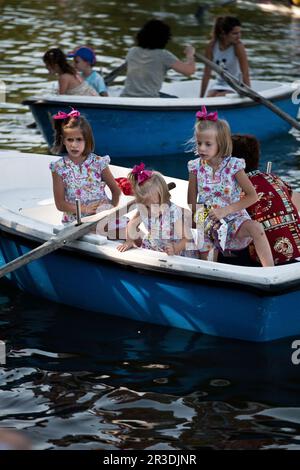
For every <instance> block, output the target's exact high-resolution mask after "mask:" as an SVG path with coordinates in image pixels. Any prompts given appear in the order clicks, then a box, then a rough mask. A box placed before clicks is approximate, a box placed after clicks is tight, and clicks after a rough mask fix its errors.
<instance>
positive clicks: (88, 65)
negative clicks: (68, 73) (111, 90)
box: [68, 46, 108, 96]
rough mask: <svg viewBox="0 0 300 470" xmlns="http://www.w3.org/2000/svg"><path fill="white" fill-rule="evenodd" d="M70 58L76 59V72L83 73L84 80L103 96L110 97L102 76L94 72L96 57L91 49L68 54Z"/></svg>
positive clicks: (80, 48) (79, 48)
mask: <svg viewBox="0 0 300 470" xmlns="http://www.w3.org/2000/svg"><path fill="white" fill-rule="evenodd" d="M68 57H73V58H74V64H75V68H76V70H78V71H79V72H81V74H82V77H83V78H84V80H85V81H86V82H87V83H88V84H89V85H90V86H92V87H93V88H94V89H95V90H96V91H97V93H99V95H101V96H108V93H107V88H106V85H105V82H104V80H103V78H102V77H101V75H100V74H99V73H98V72H96V70H93V65H95V63H96V55H95V52H94V51H93V49H91V48H90V47H86V46H83V47H78V48H77V49H75V51H74V52H71V53H70V54H68Z"/></svg>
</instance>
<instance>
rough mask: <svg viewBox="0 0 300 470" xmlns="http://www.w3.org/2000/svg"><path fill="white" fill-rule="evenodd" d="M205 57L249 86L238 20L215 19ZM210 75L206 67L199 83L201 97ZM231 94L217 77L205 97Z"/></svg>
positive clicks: (246, 61) (222, 80) (221, 17)
mask: <svg viewBox="0 0 300 470" xmlns="http://www.w3.org/2000/svg"><path fill="white" fill-rule="evenodd" d="M205 55H206V57H207V58H208V59H209V60H211V61H213V62H215V63H216V64H217V65H219V66H220V67H222V68H224V70H225V71H226V72H229V73H230V74H231V75H233V76H234V77H235V78H236V79H238V80H242V81H243V82H244V83H246V85H248V86H250V78H249V66H248V59H247V53H246V50H245V47H244V45H243V43H242V42H241V22H240V20H239V19H238V18H236V17H234V16H219V17H218V18H217V19H216V22H215V25H214V29H213V38H212V40H211V41H210V43H209V44H208V47H207V49H206V52H205ZM210 75H211V68H210V67H209V65H206V66H205V68H204V74H203V79H202V82H201V93H200V96H201V97H203V96H205V93H206V90H207V86H208V83H209V79H210ZM233 92H234V90H233V89H232V88H231V87H230V86H229V85H228V84H227V83H226V81H225V80H224V79H222V78H221V77H218V78H217V80H216V82H215V84H214V85H213V86H212V87H210V89H209V91H208V93H207V96H224V95H227V93H233Z"/></svg>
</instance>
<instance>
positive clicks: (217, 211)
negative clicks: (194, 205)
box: [209, 207, 228, 222]
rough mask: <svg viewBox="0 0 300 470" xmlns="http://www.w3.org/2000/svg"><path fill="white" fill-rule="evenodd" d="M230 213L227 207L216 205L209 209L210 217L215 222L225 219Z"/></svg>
mask: <svg viewBox="0 0 300 470" xmlns="http://www.w3.org/2000/svg"><path fill="white" fill-rule="evenodd" d="M226 215H228V209H227V207H215V208H212V209H211V210H210V211H209V217H210V219H212V221H213V222H216V221H218V220H221V219H224V217H226Z"/></svg>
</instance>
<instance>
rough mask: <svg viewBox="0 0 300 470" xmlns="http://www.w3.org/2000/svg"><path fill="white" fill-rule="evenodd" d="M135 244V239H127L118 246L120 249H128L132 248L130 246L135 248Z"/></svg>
mask: <svg viewBox="0 0 300 470" xmlns="http://www.w3.org/2000/svg"><path fill="white" fill-rule="evenodd" d="M134 246H135V244H134V241H133V240H126V242H124V243H122V245H118V246H117V250H118V251H121V252H122V251H127V250H130V248H133V247H134Z"/></svg>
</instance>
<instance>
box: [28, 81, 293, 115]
mask: <svg viewBox="0 0 300 470" xmlns="http://www.w3.org/2000/svg"><path fill="white" fill-rule="evenodd" d="M213 83H214V81H213V80H211V81H210V84H209V87H210V86H211V85H212V84H213ZM200 86H201V80H180V81H172V82H165V83H164V84H163V86H162V88H161V91H162V92H163V93H167V94H170V95H173V96H175V97H177V98H129V97H120V96H119V95H120V93H121V91H122V88H123V87H122V86H120V85H115V86H112V87H110V88H109V95H110V96H108V97H101V96H99V97H97V96H96V97H95V96H74V95H73V96H70V95H55V94H50V93H53V92H50V93H49V92H48V93H47V91H46V92H44V93H43V94H42V95H36V96H30V97H29V98H28V99H29V100H37V101H38V100H41V99H42V100H45V101H54V102H55V101H58V102H64V103H70V105H72V103H73V104H74V103H79V104H83V103H86V104H99V105H102V104H103V105H104V104H106V105H118V106H119V105H121V104H122V105H128V106H142V107H147V106H151V107H153V106H154V107H158V108H159V107H166V106H167V107H168V108H169V107H171V108H172V107H178V106H179V105H180V106H202V105H206V106H218V107H220V106H232V105H237V104H239V103H247V102H249V103H252V104H253V100H251V99H250V98H247V97H241V96H240V95H239V94H237V93H230V94H228V95H226V96H219V97H214V98H207V97H205V98H200V97H199V94H200ZM209 87H208V89H209ZM251 87H252V89H253V90H254V91H257V92H258V93H260V94H261V95H262V96H263V97H264V98H266V99H276V98H280V97H283V96H285V95H287V96H288V95H290V94H291V93H293V92H294V91H295V90H296V89H297V84H295V83H287V82H285V83H284V82H276V81H270V80H269V81H268V80H252V81H251Z"/></svg>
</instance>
